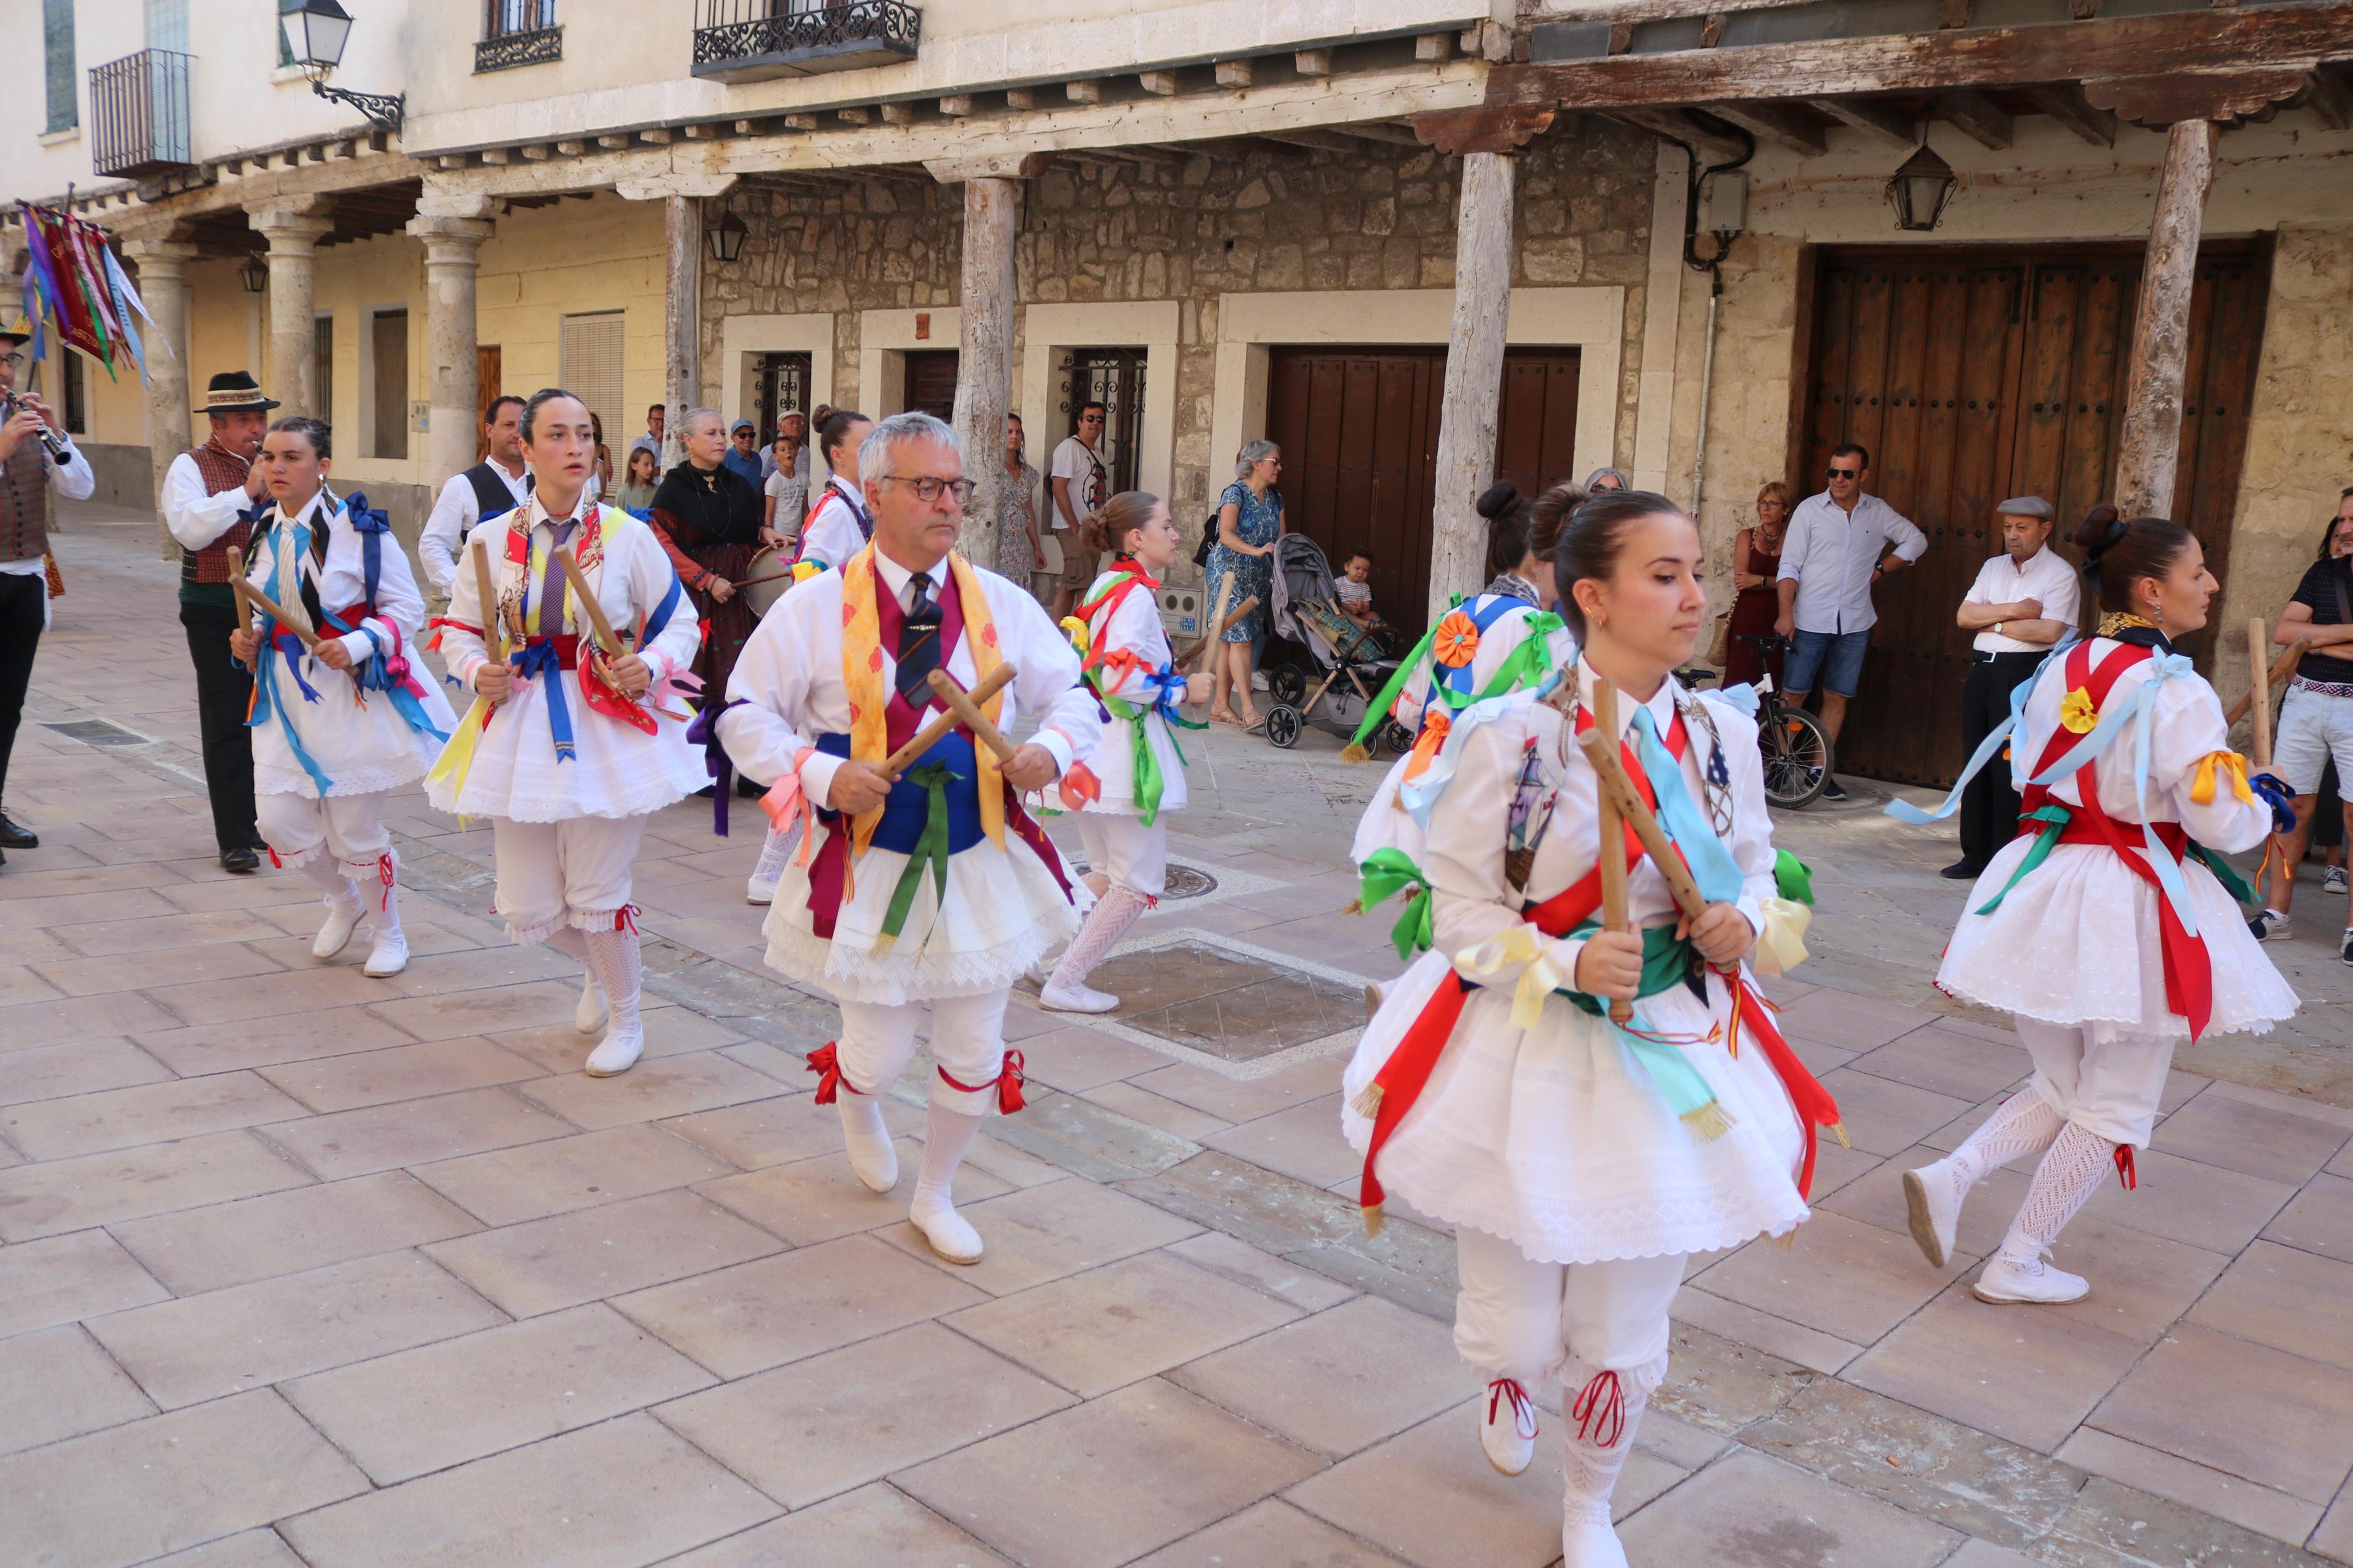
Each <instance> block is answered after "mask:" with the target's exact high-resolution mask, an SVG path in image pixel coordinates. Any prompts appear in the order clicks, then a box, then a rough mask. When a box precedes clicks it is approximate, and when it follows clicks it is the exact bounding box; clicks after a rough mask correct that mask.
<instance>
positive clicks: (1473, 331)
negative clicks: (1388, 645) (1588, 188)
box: [1430, 153, 1512, 622]
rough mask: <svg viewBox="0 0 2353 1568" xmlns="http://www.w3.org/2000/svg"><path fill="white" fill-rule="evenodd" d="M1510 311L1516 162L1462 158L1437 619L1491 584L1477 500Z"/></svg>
mask: <svg viewBox="0 0 2353 1568" xmlns="http://www.w3.org/2000/svg"><path fill="white" fill-rule="evenodd" d="M1511 311H1512V160H1511V157H1510V155H1509V154H1506V153H1465V154H1464V155H1463V158H1462V199H1461V210H1460V213H1459V215H1458V216H1457V217H1456V220H1455V239H1454V323H1453V326H1452V329H1451V331H1450V333H1449V335H1448V337H1447V343H1446V394H1445V401H1444V403H1443V404H1442V405H1441V406H1440V412H1439V422H1438V475H1437V480H1436V484H1435V486H1434V494H1433V498H1432V499H1433V506H1432V512H1433V516H1432V519H1431V525H1430V620H1431V621H1433V622H1435V621H1436V620H1437V619H1438V618H1439V617H1440V616H1443V615H1444V614H1445V613H1446V610H1447V603H1448V601H1449V600H1450V599H1451V597H1452V596H1453V595H1456V594H1473V593H1476V592H1478V590H1479V588H1480V585H1481V584H1482V583H1483V582H1484V581H1485V580H1486V574H1485V571H1484V570H1483V569H1484V567H1485V565H1486V556H1487V539H1486V527H1485V524H1484V522H1483V521H1482V520H1481V518H1480V516H1479V512H1478V510H1477V508H1476V507H1475V506H1474V505H1473V504H1472V503H1473V502H1475V501H1476V500H1478V497H1479V492H1480V491H1481V490H1483V489H1486V488H1487V486H1488V485H1489V484H1491V483H1492V482H1493V479H1494V477H1495V426H1496V399H1497V396H1498V395H1499V391H1500V389H1501V387H1502V386H1503V384H1504V331H1505V328H1506V327H1507V325H1508V324H1509V321H1510V319H1511Z"/></svg>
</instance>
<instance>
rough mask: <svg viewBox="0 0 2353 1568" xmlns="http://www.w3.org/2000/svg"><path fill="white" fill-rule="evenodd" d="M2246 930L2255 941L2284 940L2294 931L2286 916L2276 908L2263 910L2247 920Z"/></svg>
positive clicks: (2292, 934)
mask: <svg viewBox="0 0 2353 1568" xmlns="http://www.w3.org/2000/svg"><path fill="white" fill-rule="evenodd" d="M2247 930H2248V931H2249V932H2250V933H2251V934H2252V935H2253V937H2254V939H2255V940H2256V941H2257V942H2285V941H2287V939H2288V938H2290V937H2292V936H2294V935H2295V931H2293V930H2292V929H2290V923H2289V921H2288V918H2287V917H2286V916H2285V915H2284V914H2282V913H2280V912H2279V911H2278V910H2263V912H2262V913H2261V914H2259V915H2257V916H2256V917H2255V918H2254V919H2253V920H2251V921H2248V922H2247Z"/></svg>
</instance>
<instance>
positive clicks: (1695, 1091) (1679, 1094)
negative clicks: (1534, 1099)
mask: <svg viewBox="0 0 2353 1568" xmlns="http://www.w3.org/2000/svg"><path fill="white" fill-rule="evenodd" d="M1600 929H1601V927H1600V923H1599V921H1586V922H1585V923H1584V924H1583V925H1581V926H1579V927H1577V929H1576V930H1575V931H1571V932H1570V933H1569V934H1570V935H1571V936H1577V937H1589V936H1591V935H1593V934H1594V933H1595V932H1596V931H1599V930H1600ZM1695 961H1696V955H1695V952H1694V949H1693V947H1692V944H1691V942H1690V939H1688V938H1686V937H1679V936H1677V935H1676V934H1675V928H1674V927H1673V926H1646V927H1644V928H1643V931H1642V978H1641V983H1640V984H1637V985H1636V986H1635V988H1634V989H1635V999H1636V1000H1637V1001H1638V1002H1639V1001H1640V1000H1641V998H1643V997H1645V996H1655V995H1657V994H1659V993H1660V992H1662V991H1672V990H1673V989H1674V988H1675V987H1676V986H1678V985H1682V984H1686V983H1688V982H1691V981H1692V980H1693V977H1694V973H1695V969H1694V964H1695ZM1699 984H1701V985H1704V982H1701V983H1699ZM1561 994H1562V995H1564V996H1566V997H1567V998H1568V999H1569V1001H1570V1002H1571V1003H1572V1004H1574V1005H1576V1006H1577V1007H1579V1008H1582V1009H1583V1010H1584V1011H1586V1012H1588V1013H1589V1014H1591V1015H1592V1016H1595V1017H1597V1018H1599V1019H1602V1020H1603V1021H1604V1022H1608V1021H1609V1001H1608V1000H1607V999H1606V998H1604V997H1599V996H1588V995H1587V994H1585V993H1584V992H1582V991H1570V990H1567V989H1563V990H1562V992H1561ZM1701 995H1702V999H1703V1000H1704V999H1705V992H1704V990H1703V991H1702V992H1701ZM1630 1023H1631V1024H1632V1027H1630V1028H1628V1027H1621V1026H1619V1025H1617V1024H1614V1023H1611V1024H1609V1032H1610V1033H1611V1034H1613V1035H1615V1036H1617V1037H1618V1038H1619V1041H1620V1043H1621V1044H1623V1045H1624V1046H1625V1047H1626V1049H1627V1050H1628V1051H1629V1052H1630V1054H1631V1055H1632V1056H1633V1058H1634V1059H1635V1060H1636V1061H1638V1062H1640V1063H1641V1065H1642V1067H1643V1068H1644V1069H1645V1070H1647V1071H1648V1072H1649V1073H1650V1075H1651V1082H1652V1083H1654V1084H1656V1085H1657V1086H1658V1089H1659V1092H1660V1093H1661V1094H1662V1095H1664V1096H1666V1100H1667V1104H1668V1106H1669V1108H1670V1109H1672V1110H1673V1111H1674V1113H1675V1115H1676V1116H1677V1117H1679V1118H1680V1119H1682V1120H1683V1121H1687V1122H1689V1123H1691V1125H1692V1126H1693V1128H1694V1130H1695V1131H1698V1132H1699V1133H1700V1135H1701V1136H1703V1137H1713V1136H1715V1135H1716V1134H1717V1133H1720V1132H1722V1131H1724V1130H1725V1128H1727V1127H1729V1126H1730V1125H1731V1118H1730V1117H1729V1116H1727V1115H1725V1111H1724V1109H1723V1108H1722V1107H1721V1106H1719V1105H1717V1104H1716V1103H1715V1090H1714V1089H1710V1088H1709V1087H1708V1083H1707V1079H1704V1078H1702V1077H1701V1076H1700V1072H1699V1069H1698V1068H1695V1067H1694V1066H1692V1065H1691V1063H1690V1062H1689V1061H1687V1060H1685V1059H1684V1058H1683V1052H1681V1051H1680V1050H1677V1049H1676V1048H1675V1047H1674V1046H1672V1044H1670V1043H1668V1042H1667V1041H1666V1040H1663V1039H1661V1038H1657V1037H1655V1034H1656V1032H1655V1031H1653V1030H1651V1028H1650V1027H1649V1026H1648V1025H1646V1024H1645V1023H1644V1022H1643V1020H1642V1017H1641V1015H1640V1014H1639V1013H1638V1014H1636V1015H1635V1016H1634V1017H1633V1018H1632V1019H1631V1020H1630Z"/></svg>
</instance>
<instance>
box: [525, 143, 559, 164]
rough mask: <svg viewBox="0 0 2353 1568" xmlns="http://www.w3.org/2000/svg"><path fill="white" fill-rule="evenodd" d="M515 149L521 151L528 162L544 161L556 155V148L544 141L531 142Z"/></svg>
mask: <svg viewBox="0 0 2353 1568" xmlns="http://www.w3.org/2000/svg"><path fill="white" fill-rule="evenodd" d="M515 151H516V152H518V153H522V155H523V158H524V160H525V161H526V162H529V163H546V162H547V161H548V160H549V159H550V158H553V157H554V156H555V149H554V148H553V147H551V146H549V145H548V144H547V143H546V142H529V143H526V144H525V145H523V146H521V147H518V148H516V149H515Z"/></svg>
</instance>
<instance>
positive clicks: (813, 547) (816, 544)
mask: <svg viewBox="0 0 2353 1568" xmlns="http://www.w3.org/2000/svg"><path fill="white" fill-rule="evenodd" d="M873 535H874V524H873V522H872V521H871V520H870V519H869V518H868V517H867V515H866V499H865V498H864V497H863V496H860V494H858V493H857V487H856V486H855V485H852V484H851V483H850V482H849V480H847V479H843V478H841V477H840V476H839V474H837V475H835V476H834V477H833V478H831V479H828V480H826V482H825V489H823V490H822V491H821V492H819V493H818V498H817V504H816V505H815V506H812V507H811V508H809V513H808V521H806V522H804V523H802V524H801V538H800V553H799V554H798V555H797V556H796V557H795V559H796V560H797V561H813V562H815V563H817V564H818V565H820V566H843V565H847V564H848V563H849V558H850V557H851V556H853V555H856V554H857V553H858V552H860V551H861V550H863V549H865V548H866V542H867V541H868V540H869V539H871V538H872V537H873ZM771 608H774V606H771Z"/></svg>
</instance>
